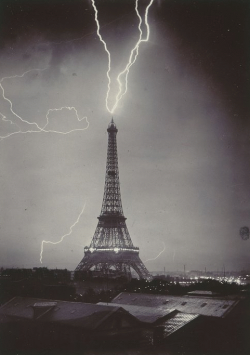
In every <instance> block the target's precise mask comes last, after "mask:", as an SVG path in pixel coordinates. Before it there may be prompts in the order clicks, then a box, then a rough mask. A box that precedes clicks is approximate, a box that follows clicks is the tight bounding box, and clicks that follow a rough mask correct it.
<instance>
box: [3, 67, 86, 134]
mask: <svg viewBox="0 0 250 355" xmlns="http://www.w3.org/2000/svg"><path fill="white" fill-rule="evenodd" d="M46 69H48V67H46V68H43V69H38V68H34V69H29V70H27V71H25V72H24V73H23V74H21V75H12V76H5V77H3V78H2V79H1V80H0V89H1V90H2V97H3V99H4V100H5V101H7V102H8V103H9V106H10V112H11V113H12V114H13V115H14V116H15V117H16V118H18V119H19V120H20V121H21V122H22V123H25V124H28V125H30V126H35V127H36V128H35V129H29V130H26V131H22V130H21V128H20V127H19V126H18V124H17V123H15V122H13V121H12V120H10V119H7V117H6V116H5V115H3V114H2V113H1V112H0V115H1V117H2V121H4V122H9V123H10V124H12V125H15V126H17V127H18V128H19V131H16V132H12V133H9V134H7V135H5V136H0V140H3V139H5V138H9V137H11V136H13V135H16V134H27V133H42V132H43V133H57V134H64V135H66V134H69V133H72V132H76V131H84V130H86V129H88V127H89V122H88V119H87V117H86V116H84V117H82V118H81V117H79V115H78V112H77V109H76V108H75V107H71V106H63V107H60V108H53V109H49V110H48V111H47V113H46V124H45V126H44V127H40V126H39V125H38V124H37V123H36V122H29V121H27V120H25V119H23V118H22V117H21V116H19V115H18V114H17V113H16V112H15V111H14V110H13V103H12V101H11V100H10V99H9V98H8V97H7V96H6V95H5V90H4V87H3V81H4V80H6V79H15V78H23V77H24V76H25V75H26V74H28V73H30V72H32V71H44V70H46ZM64 109H65V110H69V111H71V110H73V111H74V112H75V114H76V117H77V120H78V121H79V122H80V121H82V120H84V119H85V120H86V123H87V126H86V127H85V128H75V129H72V130H70V131H68V132H62V131H57V130H50V129H45V128H46V127H47V126H48V124H49V114H50V112H53V111H62V110H64Z"/></svg>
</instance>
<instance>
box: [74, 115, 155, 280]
mask: <svg viewBox="0 0 250 355" xmlns="http://www.w3.org/2000/svg"><path fill="white" fill-rule="evenodd" d="M107 131H108V151H107V165H106V177H105V188H104V196H103V202H102V209H101V214H100V216H99V217H98V220H99V221H98V224H97V227H96V231H95V233H94V236H93V238H92V241H91V243H90V246H89V247H85V248H84V257H83V259H82V260H81V262H80V263H79V265H78V266H77V268H76V270H75V271H76V277H77V274H79V273H81V272H82V273H83V274H84V273H85V274H86V273H87V272H89V271H90V270H91V271H93V272H94V275H95V276H102V275H107V274H110V276H112V277H114V275H116V276H117V277H119V276H123V275H125V276H126V277H128V278H130V277H131V269H132V270H134V271H135V273H136V274H137V275H138V277H139V278H140V279H150V277H151V276H150V274H149V272H148V270H147V269H146V267H145V265H144V264H143V262H142V261H141V259H140V257H139V248H138V247H135V246H134V245H133V242H132V240H131V237H130V235H129V232H128V229H127V226H126V218H125V217H124V214H123V209H122V202H121V194H120V182H119V170H118V155H117V142H116V135H117V132H118V129H117V128H116V125H115V123H114V121H113V119H112V121H111V123H110V124H109V126H108V129H107Z"/></svg>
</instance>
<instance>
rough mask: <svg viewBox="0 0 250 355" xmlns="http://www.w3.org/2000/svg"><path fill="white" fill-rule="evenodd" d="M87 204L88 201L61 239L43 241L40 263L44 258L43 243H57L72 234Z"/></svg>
mask: <svg viewBox="0 0 250 355" xmlns="http://www.w3.org/2000/svg"><path fill="white" fill-rule="evenodd" d="M85 205H86V203H85V204H84V206H83V209H82V210H81V213H80V214H79V216H78V218H77V220H76V221H75V222H74V223H73V224H72V226H71V227H70V228H69V233H67V234H64V235H63V236H62V237H61V238H60V240H58V241H57V242H51V241H50V240H43V241H42V243H41V252H40V263H41V264H42V260H43V245H44V244H53V245H56V244H59V243H61V242H62V241H63V239H64V238H65V237H68V236H69V235H71V233H72V231H73V228H74V227H75V225H76V224H77V223H78V222H79V220H80V218H81V216H82V214H83V212H84V209H85Z"/></svg>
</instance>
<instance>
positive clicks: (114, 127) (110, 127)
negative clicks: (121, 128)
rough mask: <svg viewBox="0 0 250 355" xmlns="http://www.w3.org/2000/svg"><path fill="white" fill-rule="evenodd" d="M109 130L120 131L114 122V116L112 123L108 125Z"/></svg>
mask: <svg viewBox="0 0 250 355" xmlns="http://www.w3.org/2000/svg"><path fill="white" fill-rule="evenodd" d="M107 131H108V132H118V129H117V128H116V125H115V123H114V119H113V117H112V119H111V122H110V124H109V125H108V129H107Z"/></svg>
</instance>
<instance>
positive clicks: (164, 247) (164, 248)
mask: <svg viewBox="0 0 250 355" xmlns="http://www.w3.org/2000/svg"><path fill="white" fill-rule="evenodd" d="M162 244H163V249H162V250H161V251H160V253H159V254H158V255H157V256H156V257H155V258H152V259H147V260H145V263H146V262H147V261H151V260H156V259H158V258H159V256H160V255H161V254H162V253H163V252H164V251H165V250H166V246H165V243H164V242H162Z"/></svg>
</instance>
